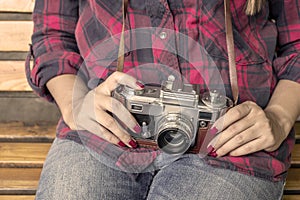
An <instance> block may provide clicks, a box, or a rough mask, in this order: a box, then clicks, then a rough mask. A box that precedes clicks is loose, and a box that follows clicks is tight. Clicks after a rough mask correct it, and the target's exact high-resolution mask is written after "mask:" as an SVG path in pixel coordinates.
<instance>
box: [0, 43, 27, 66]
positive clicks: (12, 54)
mask: <svg viewBox="0 0 300 200" xmlns="http://www.w3.org/2000/svg"><path fill="white" fill-rule="evenodd" d="M28 51H29V45H28ZM28 51H27V52H26V51H0V60H2V61H8V60H11V61H16V60H18V61H23V62H24V61H25V59H26V57H27V55H28Z"/></svg>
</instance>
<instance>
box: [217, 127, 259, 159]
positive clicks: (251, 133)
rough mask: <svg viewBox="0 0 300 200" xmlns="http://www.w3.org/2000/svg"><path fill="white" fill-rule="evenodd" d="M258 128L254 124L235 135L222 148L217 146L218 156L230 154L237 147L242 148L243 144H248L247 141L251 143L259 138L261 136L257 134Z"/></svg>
mask: <svg viewBox="0 0 300 200" xmlns="http://www.w3.org/2000/svg"><path fill="white" fill-rule="evenodd" d="M256 132H257V129H255V128H254V127H253V126H252V127H250V128H248V129H246V130H244V131H242V132H241V133H239V134H237V135H235V136H234V137H232V138H231V139H230V140H228V141H227V142H226V143H224V144H223V145H222V146H221V147H220V148H216V152H217V155H218V156H220V157H221V156H224V155H226V154H228V153H229V152H232V151H234V150H235V149H238V148H240V147H241V146H244V145H246V144H247V143H250V142H251V141H253V140H256V139H257V138H259V136H258V135H257V134H256Z"/></svg>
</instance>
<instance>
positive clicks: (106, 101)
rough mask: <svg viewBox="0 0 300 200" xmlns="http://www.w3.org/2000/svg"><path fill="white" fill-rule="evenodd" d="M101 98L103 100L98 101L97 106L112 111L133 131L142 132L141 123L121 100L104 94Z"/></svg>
mask: <svg viewBox="0 0 300 200" xmlns="http://www.w3.org/2000/svg"><path fill="white" fill-rule="evenodd" d="M99 98H100V99H101V102H100V101H96V102H97V103H96V108H99V109H101V110H105V111H109V112H111V113H112V114H113V115H114V116H117V118H118V119H119V120H120V121H121V122H122V123H123V124H125V125H126V126H127V127H128V128H129V129H130V130H131V131H133V132H135V133H140V132H141V127H140V125H139V124H138V123H137V121H136V120H135V118H134V117H133V116H132V115H131V113H130V112H129V111H128V110H127V109H126V107H125V106H124V105H123V104H122V103H121V102H119V101H118V100H116V99H114V98H112V97H107V96H102V97H99Z"/></svg>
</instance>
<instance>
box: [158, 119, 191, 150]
mask: <svg viewBox="0 0 300 200" xmlns="http://www.w3.org/2000/svg"><path fill="white" fill-rule="evenodd" d="M192 136H193V126H192V124H191V123H190V121H188V120H185V119H184V118H182V116H180V115H177V114H176V115H174V114H173V115H167V116H165V117H163V119H162V120H161V121H160V126H159V131H158V136H157V145H158V147H159V148H160V149H161V150H162V151H164V152H166V153H168V154H183V153H184V152H186V151H187V150H188V148H189V147H190V145H191V143H192V138H193V137H192Z"/></svg>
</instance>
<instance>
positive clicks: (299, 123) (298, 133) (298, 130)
mask: <svg viewBox="0 0 300 200" xmlns="http://www.w3.org/2000/svg"><path fill="white" fill-rule="evenodd" d="M295 131H296V139H297V140H300V121H297V122H296V123H295Z"/></svg>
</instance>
